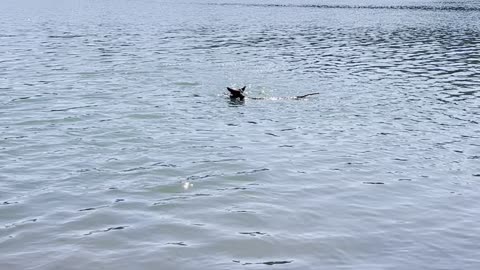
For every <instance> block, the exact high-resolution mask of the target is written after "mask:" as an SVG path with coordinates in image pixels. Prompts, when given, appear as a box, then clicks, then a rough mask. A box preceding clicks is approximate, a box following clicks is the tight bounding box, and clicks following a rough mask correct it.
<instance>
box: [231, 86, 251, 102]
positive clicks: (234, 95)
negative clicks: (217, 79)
mask: <svg viewBox="0 0 480 270" xmlns="http://www.w3.org/2000/svg"><path fill="white" fill-rule="evenodd" d="M245 88H247V87H246V86H244V87H242V88H239V89H234V88H230V87H227V90H228V91H229V92H230V100H231V101H237V100H239V101H243V100H245V95H244V94H243V92H245Z"/></svg>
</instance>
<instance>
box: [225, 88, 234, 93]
mask: <svg viewBox="0 0 480 270" xmlns="http://www.w3.org/2000/svg"><path fill="white" fill-rule="evenodd" d="M227 90H228V91H229V92H230V93H233V92H235V91H236V90H235V89H233V88H230V87H227Z"/></svg>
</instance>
